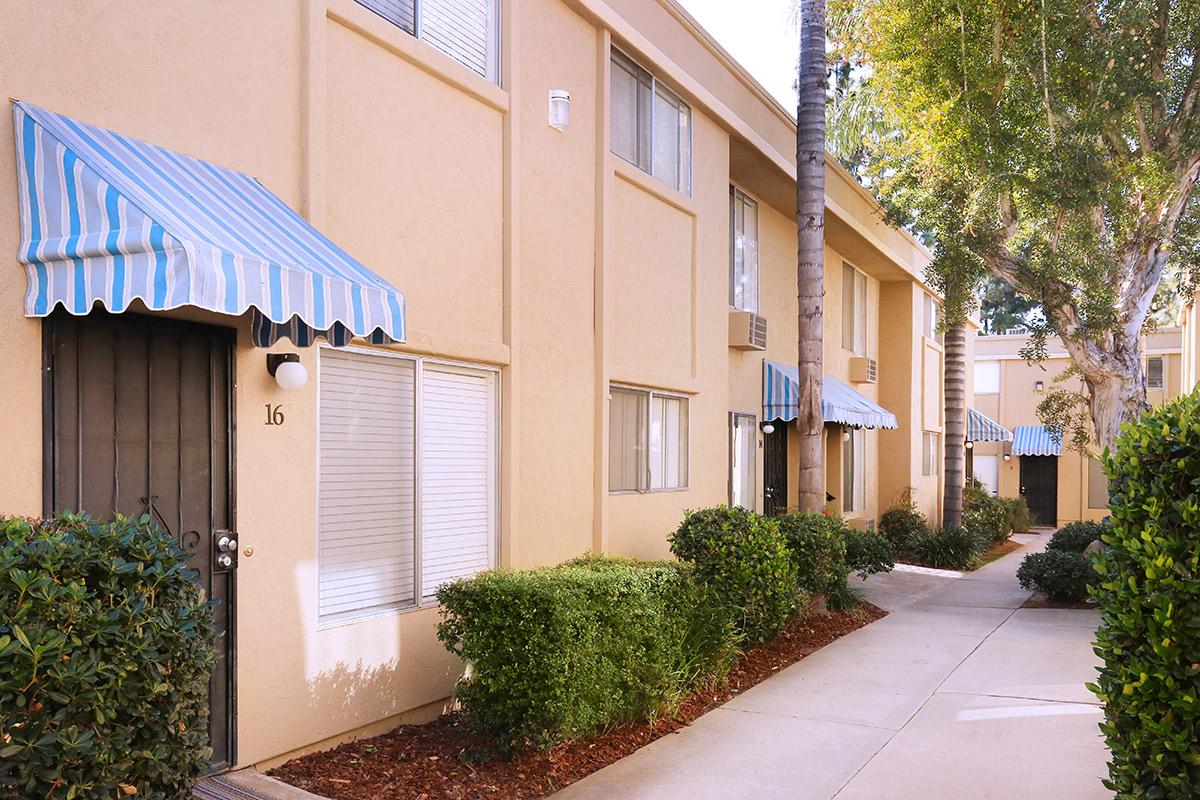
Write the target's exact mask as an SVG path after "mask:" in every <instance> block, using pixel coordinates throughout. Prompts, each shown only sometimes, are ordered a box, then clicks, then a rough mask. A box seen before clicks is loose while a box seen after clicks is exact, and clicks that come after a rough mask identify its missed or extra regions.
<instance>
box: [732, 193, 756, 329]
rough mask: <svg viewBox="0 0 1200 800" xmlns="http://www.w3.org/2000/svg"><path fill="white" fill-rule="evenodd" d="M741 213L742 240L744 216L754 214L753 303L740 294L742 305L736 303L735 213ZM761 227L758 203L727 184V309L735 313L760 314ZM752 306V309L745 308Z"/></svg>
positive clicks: (743, 265) (744, 272) (744, 224)
mask: <svg viewBox="0 0 1200 800" xmlns="http://www.w3.org/2000/svg"><path fill="white" fill-rule="evenodd" d="M738 210H741V212H742V238H743V239H745V236H746V223H745V220H746V216H747V212H748V211H750V210H753V212H754V301H753V303H747V302H746V293H745V291H744V290H743V292H742V304H741V305H738V303H737V292H736V286H737V280H738V277H739V276H738V271H737V267H738V264H737V255H738V252H737V239H738V230H737V213H736V212H737V211H738ZM760 233H761V227H760V225H759V214H758V201H757V200H755V199H754V198H753V197H751V196H750V195H749V194H747V193H746V192H744V191H743V190H742V189H741V188H740V187H738V186H736V185H735V184H732V183H731V184H729V307H730V308H733V309H736V310H737V311H749V312H750V313H751V314H761V313H762V311H761V303H762V287H761V286H760V283H759V282H760V280H761V278H762V268H761V267H762V262H761V259H760V258H759V250H758V246H759V242H760V240H761V236H760ZM746 252H747V248H746V247H745V245H743V246H742V269H741V274H742V275H745V274H746ZM747 306H752V307H747Z"/></svg>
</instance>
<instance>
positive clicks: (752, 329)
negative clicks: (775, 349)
mask: <svg viewBox="0 0 1200 800" xmlns="http://www.w3.org/2000/svg"><path fill="white" fill-rule="evenodd" d="M729 346H730V347H732V348H734V349H737V350H766V349H767V318H766V317H761V316H759V315H758V314H755V313H753V312H751V311H730V312H729Z"/></svg>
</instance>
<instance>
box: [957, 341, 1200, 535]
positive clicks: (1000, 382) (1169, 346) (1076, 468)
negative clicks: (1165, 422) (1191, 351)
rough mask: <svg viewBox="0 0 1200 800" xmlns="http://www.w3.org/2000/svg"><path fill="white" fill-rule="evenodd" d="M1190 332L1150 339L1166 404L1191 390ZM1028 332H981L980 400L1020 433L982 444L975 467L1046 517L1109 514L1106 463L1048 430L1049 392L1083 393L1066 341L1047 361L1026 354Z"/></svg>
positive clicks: (1062, 519) (1151, 395)
mask: <svg viewBox="0 0 1200 800" xmlns="http://www.w3.org/2000/svg"><path fill="white" fill-rule="evenodd" d="M1182 335H1183V334H1182V330H1181V329H1180V328H1178V327H1170V328H1160V329H1158V330H1156V331H1155V332H1153V333H1150V334H1148V335H1147V336H1145V337H1144V338H1143V340H1142V353H1143V360H1144V366H1145V370H1146V387H1147V392H1146V397H1147V400H1148V401H1149V402H1150V404H1151V405H1158V404H1160V403H1162V402H1164V401H1166V400H1169V399H1171V398H1173V397H1176V396H1178V395H1179V394H1180V392H1181V391H1183V390H1184V383H1183V369H1184V367H1183V363H1184V358H1183V353H1184V350H1185V349H1186V345H1184V344H1183V338H1182ZM1028 343H1029V336H1028V335H1027V334H1022V333H1015V334H1009V335H996V336H978V337H975V341H974V346H975V352H974V357H973V360H972V364H973V366H972V375H971V378H972V381H971V382H972V383H973V392H974V400H973V405H974V408H976V409H977V410H978V411H980V412H981V413H983V414H984V415H986V416H987V417H989V418H991V419H993V420H995V421H997V422H999V423H1000V424H1001V425H1003V426H1004V427H1006V428H1008V429H1009V431H1012V432H1014V433H1015V438H1014V440H1013V441H1008V442H976V443H975V445H974V448H973V453H972V456H971V458H972V461H973V471H974V474H975V476H976V477H978V478H979V479H980V480H981V481H983V483H984V484H986V485H987V486H988V487H989V488H991V490H992V491H993V492H996V493H998V494H999V495H1000V496H1002V497H1017V496H1018V495H1021V496H1024V497H1025V498H1026V501H1027V502H1028V503H1029V506H1030V509H1031V511H1033V513H1034V516H1035V518H1037V517H1039V515H1040V519H1038V522H1039V523H1040V524H1046V525H1063V524H1065V523H1067V522H1074V521H1077V520H1087V519H1092V520H1098V519H1102V518H1103V517H1104V516H1106V515H1107V513H1108V510H1107V506H1108V489H1107V480H1106V479H1105V477H1104V472H1103V470H1102V469H1101V467H1100V463H1099V461H1097V460H1096V459H1095V458H1093V457H1091V456H1084V455H1081V454H1080V453H1079V452H1078V450H1076V449H1074V448H1072V447H1071V446H1070V442H1055V441H1053V440H1052V437H1050V436H1049V435H1048V434H1047V433H1046V432H1045V431H1044V429H1043V428H1042V425H1041V421H1040V419H1039V418H1038V414H1037V406H1038V403H1039V402H1040V401H1041V399H1042V397H1043V396H1044V392H1048V391H1053V390H1056V389H1060V388H1061V389H1066V390H1068V391H1073V392H1082V391H1083V385H1082V381H1081V380H1080V379H1079V377H1078V376H1077V375H1072V376H1067V377H1063V376H1064V373H1066V372H1067V371H1068V369H1069V367H1070V366H1071V360H1070V357H1069V356H1068V355H1067V353H1066V350H1065V348H1064V347H1063V344H1062V342H1061V341H1060V340H1058V339H1052V340H1050V341H1048V342H1047V354H1046V358H1045V360H1043V361H1041V362H1031V361H1027V360H1026V359H1025V357H1024V356H1023V355H1022V351H1023V349H1024V348H1025V347H1026V345H1027V344H1028Z"/></svg>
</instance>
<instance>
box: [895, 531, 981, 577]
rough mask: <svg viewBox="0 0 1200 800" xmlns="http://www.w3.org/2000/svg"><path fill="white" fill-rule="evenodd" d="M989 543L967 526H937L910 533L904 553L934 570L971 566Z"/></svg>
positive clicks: (974, 564) (976, 561)
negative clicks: (913, 533) (932, 528)
mask: <svg viewBox="0 0 1200 800" xmlns="http://www.w3.org/2000/svg"><path fill="white" fill-rule="evenodd" d="M989 544H990V542H989V541H988V540H987V539H985V538H982V537H981V536H980V535H979V534H978V533H976V532H975V531H973V530H971V529H970V528H937V529H935V530H926V531H922V532H920V533H917V534H916V535H914V536H911V537H910V538H909V540H908V544H907V545H906V546H905V548H904V555H905V556H907V557H908V558H910V559H912V560H913V561H916V562H917V563H918V564H923V565H924V566H926V567H934V568H935V569H960V570H961V569H973V568H974V567H975V566H976V565H977V564H978V563H979V555H980V554H981V553H982V552H983V551H984V550H985V549H986V548H987V546H988V545H989Z"/></svg>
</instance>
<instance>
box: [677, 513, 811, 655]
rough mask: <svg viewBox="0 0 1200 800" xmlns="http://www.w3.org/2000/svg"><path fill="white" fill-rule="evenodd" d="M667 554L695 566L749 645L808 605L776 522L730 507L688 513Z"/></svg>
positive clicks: (772, 633)
mask: <svg viewBox="0 0 1200 800" xmlns="http://www.w3.org/2000/svg"><path fill="white" fill-rule="evenodd" d="M671 552H672V553H674V554H675V555H676V556H677V557H678V558H679V559H681V560H683V561H687V562H690V563H692V564H695V566H696V575H697V576H698V577H699V578H700V580H701V581H703V582H704V583H705V584H707V585H708V586H709V587H711V588H712V589H713V591H714V592H715V593H716V595H717V597H719V598H721V599H722V600H723V601H724V602H725V603H726V604H727V605H728V607H729V609H730V612H731V614H732V617H733V621H734V625H735V627H736V628H737V631H738V633H739V634H741V635H742V637H743V638H744V639H745V641H746V643H747V644H749V645H756V644H761V643H762V642H765V641H767V640H768V639H771V638H772V637H774V636H775V634H777V633H779V631H780V630H782V628H783V626H784V625H785V624H786V623H787V621H788V619H789V618H790V617H791V615H792V613H793V612H794V610H795V609H796V608H797V607H799V608H806V607H807V605H808V600H809V598H808V597H805V596H804V592H802V591H801V590H800V588H799V585H798V583H797V580H796V566H795V564H794V563H792V557H791V552H790V551H789V550H788V546H787V541H786V540H785V539H784V537H783V534H782V533H780V532H779V526H778V525H777V524H776V523H775V521H774V519H771V518H767V517H760V516H758V515H757V514H754V513H753V512H750V511H746V510H745V509H743V508H730V507H728V506H715V507H713V508H706V509H701V510H699V511H689V512H687V514H686V515H685V516H684V519H683V522H682V523H681V524H680V526H679V528H678V529H677V530H676V531H675V532H674V533H672V534H671Z"/></svg>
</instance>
